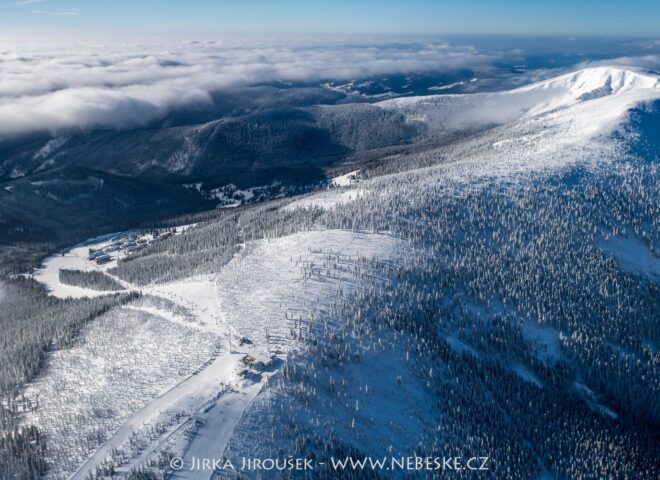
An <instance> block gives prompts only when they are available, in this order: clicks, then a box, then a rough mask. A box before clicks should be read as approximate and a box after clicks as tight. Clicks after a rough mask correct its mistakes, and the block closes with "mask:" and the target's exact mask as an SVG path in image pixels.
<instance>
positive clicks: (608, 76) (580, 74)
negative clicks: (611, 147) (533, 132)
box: [377, 67, 660, 135]
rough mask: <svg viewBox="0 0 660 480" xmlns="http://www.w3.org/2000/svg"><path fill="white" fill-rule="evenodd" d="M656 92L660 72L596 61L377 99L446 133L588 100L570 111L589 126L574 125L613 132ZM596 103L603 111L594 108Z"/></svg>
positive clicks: (591, 131) (658, 94) (658, 92)
mask: <svg viewBox="0 0 660 480" xmlns="http://www.w3.org/2000/svg"><path fill="white" fill-rule="evenodd" d="M657 98H660V80H659V78H658V76H657V75H651V74H647V73H642V72H640V71H633V70H628V69H623V68H618V67H593V68H586V69H584V70H579V71H577V72H574V73H568V74H565V75H562V76H559V77H556V78H552V79H549V80H544V81H540V82H537V83H533V84H531V85H527V86H524V87H520V88H517V89H514V90H509V91H504V92H497V93H478V94H470V95H431V96H425V97H408V98H398V99H393V100H387V101H384V102H381V103H378V104H377V105H378V106H380V107H382V108H385V109H395V110H398V111H401V112H403V113H404V114H405V115H406V117H407V118H408V120H409V121H422V122H424V123H427V124H428V125H429V126H430V127H431V128H432V130H434V131H436V132H441V133H446V132H447V131H448V130H456V131H457V130H464V129H476V128H482V127H487V126H492V125H502V124H506V123H511V122H516V121H519V120H524V119H531V118H533V117H535V116H538V115H541V114H547V113H550V112H556V111H557V110H560V109H568V108H571V107H577V106H578V105H580V104H584V103H586V102H588V104H589V107H588V109H581V108H579V109H578V110H576V112H571V119H573V120H574V121H576V122H579V121H580V120H582V121H585V122H586V120H587V119H588V123H589V124H590V125H589V126H586V125H575V126H573V129H575V130H578V131H579V130H580V129H581V128H582V129H585V134H586V135H593V134H596V133H608V132H607V129H611V128H612V127H613V126H616V125H615V123H613V122H615V121H620V120H622V118H623V116H624V115H625V113H626V111H627V110H628V109H629V108H630V107H631V106H633V105H635V104H637V103H640V102H644V101H649V100H653V99H657ZM592 109H597V110H598V113H597V114H593V113H592V112H593V110H592ZM584 117H586V118H584Z"/></svg>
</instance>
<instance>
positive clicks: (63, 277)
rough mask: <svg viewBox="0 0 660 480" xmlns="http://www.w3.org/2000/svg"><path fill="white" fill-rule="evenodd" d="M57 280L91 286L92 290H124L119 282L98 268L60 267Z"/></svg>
mask: <svg viewBox="0 0 660 480" xmlns="http://www.w3.org/2000/svg"><path fill="white" fill-rule="evenodd" d="M59 280H60V283H63V284H65V285H73V286H76V287H84V288H91V289H92V290H101V291H116V290H124V287H123V286H122V285H121V283H119V282H118V281H117V280H115V279H114V278H112V277H110V276H109V275H106V274H105V273H103V272H99V271H98V270H90V271H82V270H67V269H62V270H60V271H59Z"/></svg>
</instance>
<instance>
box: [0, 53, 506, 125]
mask: <svg viewBox="0 0 660 480" xmlns="http://www.w3.org/2000/svg"><path fill="white" fill-rule="evenodd" d="M7 45H8V44H7V43H5V44H4V50H0V71H1V72H2V75H0V137H4V138H7V137H12V136H16V135H20V134H23V133H30V132H37V131H50V132H53V133H54V132H57V131H59V130H62V129H70V128H82V129H87V128H130V127H134V126H140V125H145V124H148V123H149V122H152V121H154V120H156V119H159V118H162V117H163V116H164V115H166V114H167V113H168V112H169V111H171V110H172V109H175V108H180V107H188V106H195V107H197V106H200V105H201V106H204V105H209V106H210V105H211V104H212V96H211V94H212V93H213V92H217V91H222V90H223V89H228V88H232V87H236V86H244V85H253V84H260V83H267V82H273V81H304V82H311V81H319V80H323V79H337V80H347V79H356V78H365V77H369V76H372V75H381V74H383V75H384V74H396V73H402V74H405V73H413V72H427V71H452V70H456V69H460V68H465V67H470V68H477V69H478V68H488V66H489V65H491V64H492V62H493V61H494V60H495V58H494V57H493V56H492V54H491V55H486V54H482V53H480V52H479V51H477V50H476V49H475V48H472V47H469V46H452V45H449V44H446V43H433V42H430V43H417V44H412V43H370V42H363V43H360V44H347V43H339V42H335V43H331V44H327V43H326V44H321V43H316V44H302V43H300V42H299V43H296V44H293V43H292V44H279V45H277V44H269V43H268V42H264V41H261V42H259V43H254V42H253V43H249V44H248V43H240V42H237V41H234V42H230V43H223V42H187V43H179V44H172V45H157V44H143V45H138V44H131V45H120V44H117V43H114V44H112V45H108V44H92V43H87V44H70V45H64V46H60V47H58V48H52V47H51V48H47V47H43V46H40V45H37V44H33V45H28V46H26V45H18V44H15V45H10V46H9V47H7Z"/></svg>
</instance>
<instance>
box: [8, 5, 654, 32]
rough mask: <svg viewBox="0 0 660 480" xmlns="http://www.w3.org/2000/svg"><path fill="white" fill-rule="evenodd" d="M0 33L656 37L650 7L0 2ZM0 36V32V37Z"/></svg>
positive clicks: (652, 6) (652, 7) (651, 7)
mask: <svg viewBox="0 0 660 480" xmlns="http://www.w3.org/2000/svg"><path fill="white" fill-rule="evenodd" d="M0 31H1V32H3V33H9V34H26V35H39V34H42V35H43V34H53V33H69V34H116V33H126V34H129V33H130V34H137V35H141V34H145V35H161V34H180V35H187V36H190V35H200V36H202V35H209V36H214V35H223V34H255V33H294V34H298V33H303V34H349V33H356V34H384V35H402V34H423V35H442V34H456V33H465V34H476V33H479V34H512V35H536V34H541V35H582V36H646V37H656V38H657V37H660V1H658V0H628V1H623V0H616V1H615V0H572V1H570V0H500V1H497V0H473V1H468V0H463V1H457V0H453V1H447V0H333V1H318V0H231V1H227V0H144V1H140V0H111V1H110V0H103V1H100V0H0ZM0 34H1V33H0Z"/></svg>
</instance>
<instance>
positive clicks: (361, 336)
mask: <svg viewBox="0 0 660 480" xmlns="http://www.w3.org/2000/svg"><path fill="white" fill-rule="evenodd" d="M649 78H650V79H653V78H654V77H652V76H650V75H644V74H641V73H637V72H628V71H622V70H621V71H619V70H613V69H589V70H585V71H581V72H577V73H575V74H571V75H567V76H563V77H559V78H557V79H553V80H549V81H545V82H540V83H537V84H533V85H530V86H527V87H523V88H520V89H516V90H512V91H510V92H500V93H492V94H478V95H460V96H457V95H453V96H445V97H429V98H426V99H424V98H417V99H405V100H397V101H392V102H386V103H383V104H379V105H378V106H377V107H374V108H386V109H392V111H394V112H398V114H401V115H405V116H406V118H408V120H409V121H413V120H414V121H418V120H419V121H423V122H426V124H427V125H428V130H429V131H434V129H435V131H437V132H438V134H439V135H441V134H443V132H446V129H444V128H443V126H447V125H448V123H447V122H451V121H452V120H453V119H454V118H453V116H454V117H457V116H460V115H465V116H464V120H465V121H466V122H467V123H465V124H464V125H469V126H470V128H474V129H475V130H479V128H478V127H479V126H478V124H475V123H474V120H475V119H477V121H479V119H484V118H485V119H487V120H489V122H490V123H489V125H488V126H490V127H492V128H488V129H484V130H480V131H478V132H474V135H469V136H468V135H466V136H465V137H463V138H460V139H458V140H455V141H453V142H452V143H451V144H450V145H441V146H438V145H437V144H433V143H429V144H427V145H426V146H425V147H424V148H421V147H420V149H419V150H416V149H413V148H411V152H409V153H406V154H397V155H392V156H387V157H383V158H382V159H379V161H378V164H377V165H376V166H369V167H367V168H371V170H370V171H368V172H365V174H364V175H362V173H363V172H360V175H359V177H360V178H359V181H358V182H357V183H350V182H349V185H343V186H339V187H338V188H334V189H328V190H326V191H323V192H319V193H316V194H313V195H309V196H306V197H304V198H301V199H297V200H294V201H292V202H289V201H288V200H286V199H279V200H276V201H273V202H271V203H268V204H262V205H252V206H249V207H247V208H242V207H241V208H237V209H235V210H232V211H227V212H221V214H220V215H210V216H209V217H207V218H205V219H204V220H203V221H201V222H200V223H199V224H196V225H195V226H194V227H193V228H190V229H189V230H186V231H185V233H182V234H181V235H172V236H170V237H168V238H167V239H164V240H163V241H159V242H156V243H153V244H150V245H149V246H148V247H145V248H144V249H143V250H140V251H139V252H135V253H133V254H131V255H127V256H126V258H123V259H122V260H121V261H120V262H117V263H116V267H115V261H114V259H113V261H112V263H108V264H106V265H109V266H110V265H111V266H112V267H113V268H110V269H107V268H106V267H103V268H102V270H104V271H105V273H107V274H108V275H111V276H113V278H115V279H116V280H117V281H118V282H123V283H122V285H124V286H126V287H127V289H128V290H131V291H134V292H142V293H143V294H144V297H143V298H141V299H134V301H132V302H131V303H129V304H127V305H124V306H121V307H117V308H114V309H112V310H111V311H110V312H107V313H106V314H104V315H103V316H102V317H101V318H100V319H97V320H94V321H93V322H92V323H91V324H89V325H88V326H86V327H85V328H84V329H83V332H82V334H81V335H80V337H79V339H78V340H77V343H75V344H74V345H73V347H71V348H69V349H65V350H63V351H58V352H55V353H54V354H53V355H51V356H50V357H49V358H48V359H47V360H46V362H45V368H44V369H43V371H42V374H41V375H40V376H39V377H38V378H37V382H34V383H32V384H30V385H28V386H27V387H26V389H25V392H26V394H27V395H28V398H29V399H30V400H34V399H35V397H36V395H37V394H40V395H39V398H40V399H42V398H43V397H49V398H50V399H51V400H50V401H48V402H45V401H44V403H41V402H40V403H39V405H37V406H34V404H35V403H34V402H33V404H32V405H33V408H32V409H30V410H29V411H28V412H25V413H24V415H23V418H24V420H25V422H26V424H27V423H34V424H37V425H39V426H40V427H41V428H43V430H44V432H45V435H46V437H48V438H51V439H54V441H56V442H59V445H58V447H57V448H54V449H53V450H52V452H53V458H55V457H56V456H58V455H60V456H61V458H63V459H66V460H67V462H68V463H65V467H64V468H63V470H62V471H66V472H71V471H73V470H74V469H75V468H76V467H77V466H80V465H81V464H82V466H81V467H80V469H79V470H78V473H77V478H81V479H82V478H85V477H86V476H87V474H88V473H90V472H93V471H95V469H96V466H97V465H99V463H104V461H105V464H106V465H107V466H109V465H110V464H111V463H112V466H113V468H115V470H117V471H119V472H120V473H122V474H124V473H127V472H128V471H130V470H131V469H134V468H145V469H148V470H150V471H151V473H155V474H163V473H165V472H166V471H167V468H168V465H169V458H170V457H171V456H172V455H178V456H181V457H182V460H183V462H184V469H183V470H182V471H180V472H177V473H176V475H175V478H185V479H188V478H208V477H209V476H210V475H211V472H210V471H208V470H206V471H205V470H203V469H202V470H199V469H193V470H190V466H191V460H192V458H193V457H195V458H198V459H199V458H200V457H213V458H216V457H220V456H223V455H224V456H225V457H227V458H233V459H240V458H241V456H243V455H246V456H251V457H254V456H258V457H274V456H287V455H296V456H300V457H305V458H308V457H309V458H311V457H314V458H317V459H322V460H326V461H327V459H328V457H331V456H342V455H347V454H349V453H350V454H351V455H355V456H358V457H359V456H363V455H370V456H379V457H380V456H383V455H389V454H391V455H406V456H407V455H416V454H419V455H422V456H425V455H439V456H459V457H467V456H471V455H489V456H490V457H492V458H493V466H492V469H493V471H492V472H490V473H492V476H493V477H494V478H513V479H516V480H524V479H529V478H539V477H540V475H541V474H544V473H545V474H548V475H550V476H553V477H554V476H556V477H561V478H582V477H584V478H587V477H590V476H593V474H594V469H597V473H596V475H597V476H599V477H603V478H616V477H621V476H627V477H630V478H654V477H653V476H652V475H653V474H652V473H649V472H654V471H657V468H656V467H657V460H656V459H655V456H654V455H653V454H654V452H655V450H656V449H657V447H655V443H654V442H653V440H654V438H655V437H654V433H653V431H654V430H653V426H655V425H657V423H658V421H659V418H660V416H659V415H660V414H659V413H658V412H660V405H659V404H658V400H657V399H659V398H660V394H659V392H660V379H659V377H658V372H659V371H660V370H659V369H658V366H659V365H660V363H659V362H660V356H658V347H657V346H658V345H659V344H660V343H659V342H660V337H659V332H658V324H657V307H656V305H657V300H658V289H657V278H658V277H657V275H656V273H657V271H658V270H657V262H658V258H660V252H659V249H658V245H660V233H659V232H660V228H659V227H660V225H659V223H658V222H659V219H660V211H659V210H658V209H659V208H660V207H659V206H660V202H659V201H658V192H660V187H659V185H660V183H659V182H660V176H659V173H660V170H658V156H657V149H653V148H651V149H650V150H649V149H646V150H642V149H638V148H637V147H638V145H639V142H642V141H647V142H648V141H649V140H653V138H651V136H653V135H655V136H656V137H657V135H658V132H657V129H653V126H654V125H657V123H653V121H655V122H657V118H659V117H658V114H657V113H658V112H657V111H653V109H652V108H651V107H649V108H648V109H646V108H645V109H644V115H642V117H644V119H643V121H644V122H645V123H644V125H639V124H634V122H631V121H626V120H625V119H626V117H629V118H630V119H633V118H636V117H637V116H639V111H636V112H634V113H628V112H630V108H631V107H634V106H638V105H639V104H640V103H644V102H652V101H653V100H654V99H657V93H658V88H657V79H655V80H649ZM656 105H657V103H656ZM480 108H481V109H482V110H481V111H480V110H479V109H480ZM500 111H501V112H500ZM480 112H481V113H480ZM491 113H492V115H491ZM498 113H504V114H505V115H504V117H506V118H500V119H499V120H498V121H497V122H494V121H493V118H496V117H497V115H496V114H498ZM489 115H491V116H490V119H489ZM646 116H648V117H649V118H650V120H651V121H652V122H651V123H649V122H648V120H649V118H646ZM435 120H437V122H435V123H433V121H435ZM470 121H472V122H473V123H470ZM443 122H445V123H443ZM622 122H623V123H622ZM493 123H497V125H495V126H493ZM649 125H650V126H651V127H649ZM619 127H621V128H619ZM617 129H618V130H617ZM615 131H616V134H615V135H612V133H613V132H615ZM463 133H465V132H463ZM427 139H428V138H427ZM656 140H657V138H656ZM648 144H649V145H652V146H653V145H657V143H653V142H649V143H648ZM649 151H650V153H651V154H650V155H647V152H649ZM640 152H646V153H643V154H642V153H640ZM355 168H356V167H353V166H352V167H351V171H354V170H355ZM379 169H382V170H379ZM383 172H385V173H383ZM313 207H318V208H313ZM95 242H96V243H95V245H96V244H99V245H107V243H108V240H107V239H106V240H98V239H97V240H96V241H95ZM74 256H77V258H73V257H74ZM633 259H634V261H632V260H633ZM640 259H641V261H640ZM74 261H75V268H77V269H80V270H83V271H86V270H87V269H88V268H92V267H93V266H90V265H88V264H87V263H86V262H90V260H89V259H88V258H85V255H84V249H83V248H82V247H81V246H78V247H76V248H73V249H72V251H71V252H69V253H67V254H65V255H64V256H63V257H62V256H61V255H60V256H59V257H51V259H50V260H49V261H48V262H47V264H46V266H45V268H44V269H43V270H42V271H40V272H39V273H40V274H39V275H37V279H38V280H40V281H43V282H45V283H46V284H47V285H49V286H50V287H51V290H52V293H53V294H56V295H65V294H66V290H64V289H63V288H61V285H58V280H57V279H58V278H59V277H58V276H57V275H56V274H55V270H56V269H57V268H60V267H62V266H65V267H66V265H71V266H74V264H73V263H71V262H74ZM76 293H81V294H82V293H84V292H79V291H77V292H76ZM91 293H92V294H94V295H95V294H97V293H98V292H91ZM122 319H123V320H122ZM113 327H116V328H114V329H113ZM178 335H185V336H186V338H185V339H180V338H178ZM131 338H133V340H131ZM108 339H110V340H108ZM140 340H142V341H145V342H148V343H149V346H148V348H145V352H144V353H140V352H137V353H136V346H135V342H136V341H137V342H139V341H140ZM109 341H114V342H117V343H118V344H119V346H118V347H117V348H115V349H113V348H111V347H110V346H108V342H109ZM230 341H231V344H230ZM160 344H165V346H164V347H163V348H162V349H161V350H162V352H161V353H159V354H156V353H152V351H153V349H154V345H160ZM194 344H198V345H199V348H198V349H196V350H195V353H194V354H193V353H191V352H190V350H191V349H193V350H194ZM177 352H178V353H177ZM177 355H179V356H180V355H184V356H185V358H186V360H185V361H182V362H181V368H180V369H179V370H177V369H176V368H174V365H175V363H173V362H172V360H171V358H170V356H173V358H179V357H177ZM128 356H133V357H135V358H138V359H139V360H140V362H141V363H140V365H137V366H134V365H132V363H131V362H130V359H127V357H128ZM150 356H153V358H152V359H150V358H145V357H150ZM205 356H207V357H208V358H206V359H205V361H204V362H203V363H201V364H199V362H200V361H201V360H204V358H202V357H205ZM90 357H93V358H91V359H90ZM142 362H146V364H145V365H142ZM87 364H90V366H89V368H88V369H89V370H90V372H89V374H85V375H78V376H76V375H75V374H74V373H73V372H75V369H76V368H77V367H78V366H79V365H87ZM94 377H96V378H97V379H102V381H101V380H99V381H98V382H97V383H94V382H92V381H91V380H90V379H91V378H94ZM145 377H148V378H145ZM58 385H61V388H60V389H59V390H58V389H57V386H58ZM576 385H580V388H576ZM78 391H81V392H83V393H84V395H83V398H82V399H78V400H76V393H77V392H78ZM584 392H589V393H588V394H585V393H584ZM96 407H98V408H96ZM60 411H61V412H64V413H65V414H66V415H65V418H77V419H79V421H78V423H75V422H66V421H58V420H57V419H55V415H56V414H57V413H58V412H60ZM484 412H487V414H484ZM72 424H73V425H75V426H76V427H78V428H72V427H71V425H72ZM76 431H83V432H85V433H86V434H88V435H86V437H85V439H80V438H78V437H75V434H76ZM76 438H78V439H77V440H75V439H76ZM67 442H73V443H72V444H73V445H74V446H75V451H74V452H68V451H67V445H69V443H67ZM600 445H609V446H610V447H608V448H610V449H611V451H610V453H611V454H610V455H607V456H606V457H603V455H602V449H601V448H600V447H599V446H600ZM118 446H119V447H118ZM113 447H117V448H119V449H120V450H121V451H120V452H117V451H116V450H115V448H113ZM85 459H87V460H86V461H84V460H85ZM108 459H110V460H108ZM548 472H549V473H548ZM322 473H323V474H325V476H326V478H336V473H335V472H332V471H327V470H326V471H323V472H322ZM381 473H383V476H384V477H385V478H390V477H391V476H393V475H394V474H391V472H381ZM400 473H401V475H400V476H401V477H404V475H405V473H404V472H400ZM56 474H57V472H56V471H55V472H54V473H53V474H52V475H53V476H55V475H56ZM229 474H230V475H232V473H231V472H230V473H229ZM316 474H318V476H322V475H321V472H318V471H317V472H314V474H313V476H314V475H316ZM245 475H246V476H247V477H248V478H262V477H265V478H278V472H271V473H267V472H247V473H245ZM293 476H294V477H295V474H294V475H293ZM349 476H350V475H349Z"/></svg>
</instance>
